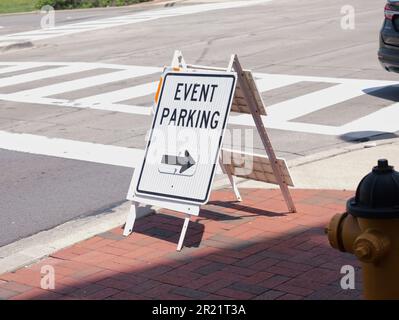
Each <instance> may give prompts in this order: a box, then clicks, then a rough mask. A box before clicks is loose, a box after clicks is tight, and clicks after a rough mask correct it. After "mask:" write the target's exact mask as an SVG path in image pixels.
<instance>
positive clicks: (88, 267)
mask: <svg viewBox="0 0 399 320" xmlns="http://www.w3.org/2000/svg"><path fill="white" fill-rule="evenodd" d="M241 193H242V196H243V199H244V201H243V202H240V203H238V202H235V201H234V200H235V199H234V195H233V193H232V192H231V190H228V189H226V190H220V191H215V192H214V193H213V194H212V198H211V201H210V203H209V204H208V205H206V206H204V207H203V208H202V211H201V213H200V216H199V217H198V218H195V217H194V218H192V222H191V223H190V225H189V230H188V232H187V237H186V242H185V247H184V248H183V250H182V251H181V252H176V251H175V250H176V243H177V240H178V236H179V232H180V229H181V226H182V223H183V219H182V217H183V216H182V215H180V214H177V213H175V212H172V211H169V210H161V211H160V212H159V213H157V214H153V215H150V216H147V217H144V218H142V219H139V220H138V221H137V222H136V225H135V233H134V234H132V235H131V236H129V237H127V238H125V237H123V236H122V228H116V229H114V230H110V231H109V232H106V233H103V234H100V235H97V236H95V237H93V238H91V239H88V240H85V241H82V242H80V243H78V244H76V245H74V246H71V247H69V248H66V249H63V250H61V251H59V252H56V253H54V254H52V255H51V257H48V258H46V259H43V260H42V261H40V262H39V263H36V264H34V265H32V266H30V267H27V268H23V269H20V270H17V271H15V272H13V273H7V274H3V275H0V299H135V300H136V299H195V300H201V299H279V300H281V299H359V298H360V297H361V294H360V291H359V289H360V288H357V290H350V292H348V291H344V290H342V289H341V288H340V286H339V281H340V278H341V276H342V275H341V274H340V268H341V266H342V265H344V264H351V265H353V266H354V267H355V268H356V269H357V270H359V264H358V263H357V261H356V260H355V259H354V258H353V257H352V256H351V255H349V254H343V253H340V252H338V251H336V250H333V249H332V248H330V247H329V245H328V240H327V237H326V235H325V234H324V227H325V226H326V224H327V223H328V221H329V220H330V218H331V217H332V216H333V215H334V214H335V213H341V212H343V210H344V207H345V202H346V200H347V199H348V198H349V197H350V196H352V192H345V191H334V190H333V191H326V190H293V191H292V194H293V197H294V201H295V203H296V204H297V208H298V212H297V213H288V212H287V209H286V206H285V203H284V201H283V199H282V196H281V194H280V193H279V190H264V189H244V190H241ZM45 265H51V266H53V267H54V270H55V289H48V290H44V289H42V288H41V287H40V282H41V280H42V277H43V276H44V274H41V270H42V269H41V268H42V267H43V266H45ZM356 283H357V286H358V287H359V286H361V280H360V272H357V278H356Z"/></svg>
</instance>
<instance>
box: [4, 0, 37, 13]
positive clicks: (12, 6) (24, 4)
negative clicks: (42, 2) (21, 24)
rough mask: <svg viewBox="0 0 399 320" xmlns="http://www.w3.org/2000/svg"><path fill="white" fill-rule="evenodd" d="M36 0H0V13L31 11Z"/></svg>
mask: <svg viewBox="0 0 399 320" xmlns="http://www.w3.org/2000/svg"><path fill="white" fill-rule="evenodd" d="M36 3H37V2H36V0H0V13H13V12H24V11H33V10H35V9H36Z"/></svg>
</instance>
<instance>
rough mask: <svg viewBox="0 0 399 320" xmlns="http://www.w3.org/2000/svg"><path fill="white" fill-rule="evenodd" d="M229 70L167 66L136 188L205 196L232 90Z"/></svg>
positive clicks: (159, 194)
mask: <svg viewBox="0 0 399 320" xmlns="http://www.w3.org/2000/svg"><path fill="white" fill-rule="evenodd" d="M235 87H236V74H235V73H233V72H204V73H202V72H201V73H198V72H167V73H166V74H165V75H164V77H163V82H162V87H161V92H160V96H159V99H158V105H157V109H156V113H155V115H154V119H153V123H152V129H151V133H150V137H149V141H148V144H147V148H146V152H145V159H144V161H143V164H142V167H141V168H138V170H140V172H138V173H137V175H135V176H136V183H135V190H134V192H135V194H137V195H139V196H140V195H144V196H151V197H156V198H165V199H173V200H178V201H182V202H186V203H193V204H204V203H206V202H207V201H208V198H209V194H210V190H211V185H212V181H213V178H214V175H215V170H216V164H217V163H218V157H219V151H220V148H221V146H222V140H223V134H224V130H225V127H226V124H227V118H228V115H229V112H230V108H231V104H232V100H233V97H234V91H235Z"/></svg>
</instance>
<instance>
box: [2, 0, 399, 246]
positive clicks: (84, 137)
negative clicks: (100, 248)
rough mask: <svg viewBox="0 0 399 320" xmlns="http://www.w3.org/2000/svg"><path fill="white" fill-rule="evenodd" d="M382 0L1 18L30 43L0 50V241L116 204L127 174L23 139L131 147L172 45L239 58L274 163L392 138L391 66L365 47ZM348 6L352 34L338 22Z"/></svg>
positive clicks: (188, 54) (372, 40)
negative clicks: (46, 21) (257, 92)
mask: <svg viewBox="0 0 399 320" xmlns="http://www.w3.org/2000/svg"><path fill="white" fill-rule="evenodd" d="M249 2H250V1H246V3H247V4H248V3H249ZM215 3H219V1H215ZM384 3H385V1H384V0H378V1H376V0H350V1H349V3H348V0H337V1H323V3H322V4H321V3H320V1H319V0H303V1H300V2H299V1H297V2H295V5H293V4H292V1H290V0H278V1H277V0H274V1H270V2H265V3H262V4H256V5H246V6H242V7H238V8H233V7H229V6H226V8H224V9H219V10H215V9H212V10H209V9H200V10H197V9H195V10H194V12H192V9H191V8H192V6H197V5H199V4H198V3H196V2H195V1H185V2H182V3H177V4H176V5H175V6H174V7H172V8H163V7H160V6H156V7H151V6H148V5H146V6H143V7H137V8H134V7H133V8H132V7H129V8H118V9H112V8H111V9H100V10H83V11H81V10H80V11H67V12H57V13H56V26H59V27H65V26H67V28H64V29H61V30H58V31H57V30H56V31H54V32H49V31H48V30H44V31H43V30H39V29H40V19H41V16H40V15H39V14H37V13H33V14H24V15H8V16H4V17H2V16H0V25H1V26H3V28H2V29H0V47H1V43H2V41H3V43H5V42H7V41H8V40H7V39H5V38H2V36H3V37H4V36H5V35H10V34H14V33H20V32H26V31H29V32H30V33H28V34H22V35H17V36H12V37H11V38H10V39H17V38H18V39H22V40H23V41H31V43H32V46H31V47H29V48H13V49H9V50H3V51H2V52H1V53H0V131H1V132H3V131H5V132H9V133H15V134H16V135H15V141H14V140H13V139H14V138H11V142H10V140H7V143H5V142H4V141H1V137H0V149H1V150H0V168H1V169H2V172H4V174H2V180H1V182H2V183H1V185H0V190H1V195H2V196H1V198H0V222H1V223H0V225H1V228H2V229H1V232H0V246H1V245H5V244H7V243H10V242H12V241H15V240H17V239H19V238H22V237H26V236H28V235H31V234H34V233H36V232H38V231H40V230H45V229H48V228H51V227H54V226H56V225H58V224H60V223H62V222H65V221H68V220H70V219H73V218H76V217H81V216H86V215H90V214H93V213H96V212H98V211H99V210H100V211H101V210H103V209H104V208H110V207H112V206H114V205H115V204H117V203H120V202H121V201H123V200H124V199H125V196H126V192H127V187H128V184H129V180H130V176H131V173H132V171H133V170H132V169H129V168H122V167H119V166H115V165H104V164H101V165H100V164H95V163H91V162H87V161H79V160H70V159H69V160H66V159H64V158H63V154H62V152H61V153H60V154H59V157H53V156H49V154H50V153H51V152H50V151H52V150H50V151H49V152H47V151H46V148H45V145H43V146H40V148H38V149H37V150H36V151H35V147H36V145H35V144H32V141H33V140H32V136H40V137H49V138H53V139H55V141H59V142H60V144H61V145H62V144H63V143H64V140H68V141H82V142H87V143H91V144H88V146H89V147H90V145H92V144H102V145H106V146H117V147H123V148H135V149H143V148H144V145H145V135H146V132H147V129H148V128H149V125H150V121H151V118H150V116H149V115H147V114H146V113H147V111H148V109H149V106H150V105H151V101H152V96H153V86H151V85H149V84H151V83H152V82H154V81H156V80H157V79H158V77H159V70H158V69H157V68H158V67H162V66H163V65H167V64H168V63H169V62H170V61H171V57H172V55H173V52H174V50H176V49H179V50H182V51H183V54H184V56H185V59H186V60H187V61H189V62H192V63H194V64H204V65H211V66H226V65H227V63H228V60H229V57H230V55H231V54H232V53H236V54H238V56H239V57H240V60H241V62H242V64H243V65H244V66H245V67H246V68H249V69H252V70H253V71H254V72H255V73H256V76H257V80H258V81H259V85H260V86H261V87H262V88H263V89H262V90H261V91H263V92H262V95H263V98H264V100H265V103H266V105H267V107H268V112H269V114H270V116H269V118H268V119H267V121H266V125H267V126H268V127H269V128H270V129H269V133H270V136H271V139H272V142H273V144H274V147H275V150H276V151H277V153H278V155H280V156H283V157H285V158H286V159H294V158H297V157H303V156H306V155H311V154H314V153H317V152H320V151H324V150H329V149H335V148H340V147H345V146H348V145H351V144H354V143H358V142H359V141H364V140H372V139H385V138H392V137H396V133H397V132H398V130H399V127H398V128H396V124H395V123H393V122H392V120H391V119H394V116H395V115H396V113H395V112H396V110H391V109H392V108H391V109H389V107H390V106H391V105H393V104H394V103H396V102H398V101H399V91H398V90H397V87H396V84H397V83H399V81H398V75H396V74H391V73H387V72H386V71H384V70H383V69H382V68H381V66H380V65H379V63H378V61H377V54H376V52H377V49H378V32H379V29H380V26H381V23H382V20H383V6H384ZM348 4H349V5H352V6H353V7H354V8H355V10H356V11H355V12H356V15H355V29H354V30H343V29H342V28H341V24H340V22H341V18H342V14H341V8H342V7H343V6H345V5H348ZM207 5H212V2H209V1H207ZM159 10H161V11H159ZM162 10H165V11H162ZM166 10H172V11H166ZM179 10H180V11H179ZM196 10H197V12H195V11H196ZM119 17H120V18H119ZM109 18H111V19H114V18H115V19H114V20H113V21H111V22H110V21H109V20H104V19H109ZM78 23H84V24H83V25H82V24H80V25H73V24H78ZM70 25H73V26H72V27H70ZM101 25H102V27H101V28H100V26H101ZM68 27H70V28H68ZM71 30H74V31H73V32H74V33H71V32H72V31H71ZM13 41H14V40H13ZM132 66H140V67H144V68H133V67H132ZM154 67H156V68H154ZM61 68H64V69H61ZM60 69H61V71H59V70H60ZM348 79H349V80H348ZM350 79H355V80H350ZM126 88H132V91H129V92H126V90H124V89H126ZM104 94H106V95H105V96H104ZM100 95H101V96H100ZM104 101H105V104H104ZM105 105H106V106H105ZM121 110H122V111H123V112H121ZM124 110H125V111H124ZM135 110H137V112H136V111H135ZM390 121H391V122H392V123H391V122H390ZM229 128H230V129H234V128H235V129H240V131H238V132H239V133H238V134H239V135H245V132H247V137H250V138H249V141H251V137H252V139H253V145H254V149H255V152H261V149H260V141H259V138H258V137H257V135H256V133H255V132H253V130H252V129H253V124H251V121H249V120H248V119H247V118H245V117H244V118H243V117H241V118H240V117H235V118H234V117H232V119H231V123H230V125H229ZM245 129H248V130H247V131H245ZM1 132H0V133H1ZM20 133H23V134H29V136H20V135H18V134H20ZM30 135H32V136H30ZM0 136H1V135H0ZM3 139H4V138H3ZM7 139H10V138H7ZM24 139H25V140H24ZM57 139H63V140H57ZM234 141H237V139H235V140H234ZM14 142H15V147H13V143H14ZM247 143H250V142H247ZM5 144H7V146H8V147H7V148H6V147H4V146H3V145H5ZM10 145H11V147H10ZM21 145H22V146H21ZM2 146H3V147H2ZM2 148H3V149H2ZM24 148H25V149H24ZM5 149H9V150H5ZM39 149H40V151H39ZM24 150H29V152H30V153H26V152H20V151H24ZM43 150H44V151H43ZM51 154H52V155H54V154H53V153H51ZM70 158H71V159H73V156H71V157H70Z"/></svg>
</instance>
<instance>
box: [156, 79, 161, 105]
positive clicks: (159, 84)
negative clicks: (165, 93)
mask: <svg viewBox="0 0 399 320" xmlns="http://www.w3.org/2000/svg"><path fill="white" fill-rule="evenodd" d="M162 82H163V78H162V77H161V79H159V83H158V89H157V92H156V93H155V103H158V98H159V92H160V91H161V86H162Z"/></svg>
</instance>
